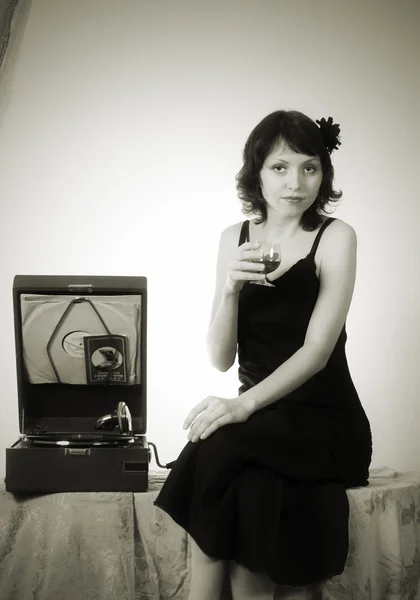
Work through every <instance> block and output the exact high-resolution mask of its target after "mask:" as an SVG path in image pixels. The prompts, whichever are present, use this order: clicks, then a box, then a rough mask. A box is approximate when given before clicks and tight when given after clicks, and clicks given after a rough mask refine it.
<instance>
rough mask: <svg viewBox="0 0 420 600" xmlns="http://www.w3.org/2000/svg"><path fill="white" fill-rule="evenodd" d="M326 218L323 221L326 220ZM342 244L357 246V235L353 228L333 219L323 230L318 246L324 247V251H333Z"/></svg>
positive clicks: (340, 220)
mask: <svg viewBox="0 0 420 600" xmlns="http://www.w3.org/2000/svg"><path fill="white" fill-rule="evenodd" d="M327 219H328V217H326V219H325V220H327ZM343 244H354V245H356V244H357V235H356V232H355V230H354V228H353V227H352V226H351V225H350V224H349V223H346V222H345V221H343V220H342V219H337V218H334V220H333V221H332V223H330V225H328V227H326V229H325V230H324V232H323V234H322V237H321V241H320V245H321V246H324V248H325V249H327V248H328V249H329V250H331V249H333V248H336V247H337V246H340V247H341V246H342V245H343Z"/></svg>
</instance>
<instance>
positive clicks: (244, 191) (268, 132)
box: [236, 110, 343, 231]
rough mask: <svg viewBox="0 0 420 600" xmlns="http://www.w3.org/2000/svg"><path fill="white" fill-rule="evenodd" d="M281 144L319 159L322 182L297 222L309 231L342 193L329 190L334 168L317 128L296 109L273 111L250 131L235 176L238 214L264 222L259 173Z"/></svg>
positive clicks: (265, 217)
mask: <svg viewBox="0 0 420 600" xmlns="http://www.w3.org/2000/svg"><path fill="white" fill-rule="evenodd" d="M281 141H283V142H285V143H286V144H287V146H288V147H289V148H290V149H291V150H292V151H293V152H298V153H300V154H307V155H308V156H316V155H317V156H319V158H320V160H321V164H322V182H321V186H320V188H319V192H318V195H317V197H316V199H315V202H314V203H313V204H312V205H311V206H310V207H309V208H308V209H307V210H306V211H305V212H304V213H303V215H302V217H301V220H300V225H301V227H302V229H304V230H305V231H313V230H314V229H316V228H317V227H318V225H319V224H320V223H321V221H322V219H321V212H322V211H324V212H327V211H325V207H326V206H327V204H331V203H334V202H337V201H338V200H339V199H340V198H341V196H342V195H343V192H341V191H335V190H334V189H333V180H334V167H333V166H332V163H331V157H330V154H329V152H328V150H327V148H326V146H325V143H324V140H323V137H322V134H321V130H320V128H319V127H318V125H317V124H316V123H315V122H314V121H313V120H312V119H310V118H309V117H307V116H306V115H304V114H303V113H301V112H299V111H296V110H278V111H276V112H273V113H271V114H269V115H268V116H267V117H265V118H264V119H263V120H262V121H261V122H260V123H258V125H257V126H256V127H255V128H254V129H253V130H252V131H251V133H250V135H249V137H248V139H247V141H246V144H245V148H244V151H243V163H244V164H243V167H242V169H241V170H240V171H239V173H238V175H237V176H236V182H237V184H236V189H237V190H238V197H239V198H240V200H241V201H242V212H243V213H244V214H246V215H251V214H254V215H258V216H259V218H258V219H257V221H256V222H257V223H263V222H264V221H266V219H267V203H266V201H265V199H264V197H263V195H262V191H261V186H260V172H261V169H262V167H263V164H264V162H265V160H266V158H267V156H268V155H269V154H270V153H271V152H272V151H273V150H274V149H275V147H276V146H277V145H278V143H279V142H281Z"/></svg>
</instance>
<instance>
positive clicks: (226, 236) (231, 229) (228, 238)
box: [221, 221, 244, 244]
mask: <svg viewBox="0 0 420 600" xmlns="http://www.w3.org/2000/svg"><path fill="white" fill-rule="evenodd" d="M243 224H244V221H239V222H238V223H234V224H233V225H229V226H228V227H226V228H225V229H224V230H223V231H222V234H221V240H222V241H224V242H225V243H234V242H236V244H237V243H238V241H239V236H240V235H241V229H242V225H243Z"/></svg>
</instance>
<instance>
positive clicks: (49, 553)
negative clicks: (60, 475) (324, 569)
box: [0, 467, 420, 600]
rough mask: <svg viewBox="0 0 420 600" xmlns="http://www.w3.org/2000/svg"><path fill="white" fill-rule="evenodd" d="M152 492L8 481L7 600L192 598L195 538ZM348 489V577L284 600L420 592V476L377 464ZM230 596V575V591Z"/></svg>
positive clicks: (3, 588) (155, 479) (2, 560)
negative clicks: (15, 490) (31, 490)
mask: <svg viewBox="0 0 420 600" xmlns="http://www.w3.org/2000/svg"><path fill="white" fill-rule="evenodd" d="M166 476H167V472H163V471H150V472H149V490H148V492H144V493H134V494H133V493H131V492H124V493H122V492H121V493H119V492H101V493H94V492H92V493H87V492H81V493H60V494H48V495H43V496H34V497H26V498H20V499H19V498H17V497H14V496H13V495H12V494H10V493H8V492H6V491H5V489H4V485H3V486H0V598H1V600H166V599H169V598H171V599H178V600H187V598H188V593H189V585H190V576H191V548H190V544H189V536H188V534H187V533H186V532H185V531H184V530H183V529H181V528H180V527H179V526H178V525H177V524H176V523H174V522H173V521H172V519H171V518H170V517H169V516H168V515H167V514H166V513H164V512H163V511H162V510H161V509H159V508H158V507H156V506H154V504H153V502H154V500H155V499H156V496H157V495H158V491H159V489H160V488H161V486H162V484H163V482H164V480H165V478H166ZM369 481H370V485H369V486H368V487H363V488H354V489H350V490H347V494H348V497H349V504H350V523H349V534H350V548H349V555H348V558H347V563H346V568H345V570H344V573H342V574H341V575H340V576H337V577H333V578H331V579H328V580H326V581H325V582H323V583H322V584H318V585H314V586H309V587H307V588H290V587H287V586H278V587H277V589H276V592H275V595H274V599H275V600H280V599H281V600H308V599H311V598H313V599H314V600H315V599H317V600H326V599H327V598H328V600H353V599H354V600H364V599H366V600H405V599H407V600H409V599H410V600H411V599H415V598H420V591H419V582H420V473H415V472H409V473H401V472H397V471H395V470H393V469H391V468H388V467H383V468H380V469H371V470H370V479H369ZM222 598H223V600H229V599H230V598H231V595H230V590H229V586H228V573H227V574H226V580H225V586H224V590H223V593H222Z"/></svg>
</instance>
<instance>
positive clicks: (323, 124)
mask: <svg viewBox="0 0 420 600" xmlns="http://www.w3.org/2000/svg"><path fill="white" fill-rule="evenodd" d="M316 122H317V123H318V125H319V128H320V130H321V135H322V137H323V138H324V144H325V147H326V149H327V150H328V152H329V153H330V154H331V152H332V151H333V150H338V146H341V142H340V141H339V137H338V136H339V135H340V125H338V123H333V120H332V117H328V121H326V120H325V119H324V117H322V119H321V120H320V121H318V120H317V121H316Z"/></svg>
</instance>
